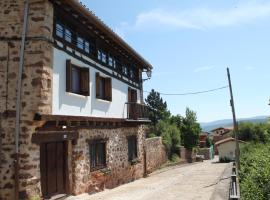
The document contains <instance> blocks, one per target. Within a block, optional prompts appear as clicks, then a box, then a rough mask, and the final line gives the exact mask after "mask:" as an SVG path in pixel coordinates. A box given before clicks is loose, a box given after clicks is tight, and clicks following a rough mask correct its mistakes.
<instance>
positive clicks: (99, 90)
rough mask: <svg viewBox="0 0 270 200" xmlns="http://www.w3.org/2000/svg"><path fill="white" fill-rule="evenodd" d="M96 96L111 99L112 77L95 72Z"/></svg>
mask: <svg viewBox="0 0 270 200" xmlns="http://www.w3.org/2000/svg"><path fill="white" fill-rule="evenodd" d="M96 98H98V99H103V100H107V101H112V79H111V78H107V77H102V76H100V75H99V73H96Z"/></svg>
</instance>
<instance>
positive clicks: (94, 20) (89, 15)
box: [52, 0, 153, 70]
mask: <svg viewBox="0 0 270 200" xmlns="http://www.w3.org/2000/svg"><path fill="white" fill-rule="evenodd" d="M52 2H55V3H56V4H61V3H65V4H67V5H69V6H70V7H71V8H72V9H74V10H75V11H77V12H78V13H80V15H82V16H84V17H85V18H86V19H87V20H88V21H89V22H90V23H91V24H93V25H95V26H96V27H97V28H98V29H99V30H100V31H102V33H103V34H105V35H106V37H108V38H110V39H111V40H112V41H114V42H115V43H117V44H118V45H119V46H121V48H123V49H124V50H126V51H127V52H128V53H129V54H131V55H132V56H134V57H135V58H136V59H137V60H138V61H139V62H141V63H142V64H143V65H144V66H143V68H146V69H147V70H152V69H153V67H152V65H151V64H150V63H149V62H148V61H146V60H145V59H144V58H143V57H142V56H141V55H140V54H139V53H137V52H136V51H135V50H134V49H133V48H132V47H131V46H129V45H128V44H127V43H126V42H125V41H124V40H123V39H122V38H121V37H119V36H118V35H117V34H116V33H115V32H114V31H113V30H112V29H111V28H109V27H108V26H107V25H106V24H105V23H104V22H103V21H101V19H99V18H98V17H97V16H96V15H95V14H94V13H93V12H92V11H90V10H89V9H88V8H87V7H86V6H85V5H83V4H82V3H81V2H79V1H78V0H55V1H52Z"/></svg>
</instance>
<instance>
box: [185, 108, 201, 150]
mask: <svg viewBox="0 0 270 200" xmlns="http://www.w3.org/2000/svg"><path fill="white" fill-rule="evenodd" d="M200 132H201V127H200V124H199V123H197V116H196V113H195V112H194V111H192V110H190V109H189V108H187V109H186V116H185V118H183V125H182V134H183V144H184V146H185V148H186V149H189V150H192V148H193V147H195V146H197V145H198V143H199V134H200Z"/></svg>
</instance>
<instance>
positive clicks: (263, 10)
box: [120, 1, 270, 30]
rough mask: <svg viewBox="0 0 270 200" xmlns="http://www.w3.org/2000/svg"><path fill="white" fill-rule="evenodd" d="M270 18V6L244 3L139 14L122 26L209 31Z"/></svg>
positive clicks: (126, 28) (125, 27) (160, 10)
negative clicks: (131, 22)
mask: <svg viewBox="0 0 270 200" xmlns="http://www.w3.org/2000/svg"><path fill="white" fill-rule="evenodd" d="M269 16H270V3H269V2H267V3H264V2H253V1H252V2H251V1H250V2H248V1H247V2H245V4H239V5H237V6H235V7H231V8H228V9H223V10H214V9H209V8H196V9H189V10H181V11H177V12H175V11H171V10H163V9H153V10H150V11H147V12H142V13H140V14H138V15H137V17H136V20H135V22H134V23H133V24H129V25H128V24H124V25H123V24H122V25H121V26H120V27H121V29H122V30H145V29H149V28H151V29H153V28H160V29H161V28H187V29H201V30H204V29H209V28H215V27H228V26H235V25H238V24H245V23H250V22H252V21H254V20H257V19H263V18H266V17H269Z"/></svg>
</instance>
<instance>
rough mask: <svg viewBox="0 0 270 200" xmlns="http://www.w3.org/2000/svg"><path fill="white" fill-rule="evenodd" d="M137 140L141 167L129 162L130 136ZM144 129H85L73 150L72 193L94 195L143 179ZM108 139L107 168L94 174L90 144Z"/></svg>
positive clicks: (80, 132) (140, 127) (141, 127)
mask: <svg viewBox="0 0 270 200" xmlns="http://www.w3.org/2000/svg"><path fill="white" fill-rule="evenodd" d="M130 135H136V136H137V152H138V160H139V161H138V163H136V164H134V165H132V164H131V163H130V162H129V161H128V141H127V136H130ZM144 137H145V136H144V128H143V126H139V127H129V128H116V129H92V130H89V129H83V130H80V131H79V139H78V142H77V144H76V145H75V146H74V147H73V150H72V152H73V153H72V154H73V155H72V179H73V181H72V182H73V184H72V185H73V188H72V193H73V194H75V195H77V194H81V193H85V192H88V193H93V192H98V191H101V190H103V189H104V188H113V187H116V186H118V185H121V184H124V183H127V182H130V181H133V180H135V179H138V178H141V177H143V175H144V160H143V143H144ZM97 138H99V139H100V138H103V139H104V138H106V139H108V140H107V143H106V149H107V152H106V155H107V168H106V169H105V170H98V171H94V172H90V155H89V144H88V142H87V141H88V140H93V139H97Z"/></svg>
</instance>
